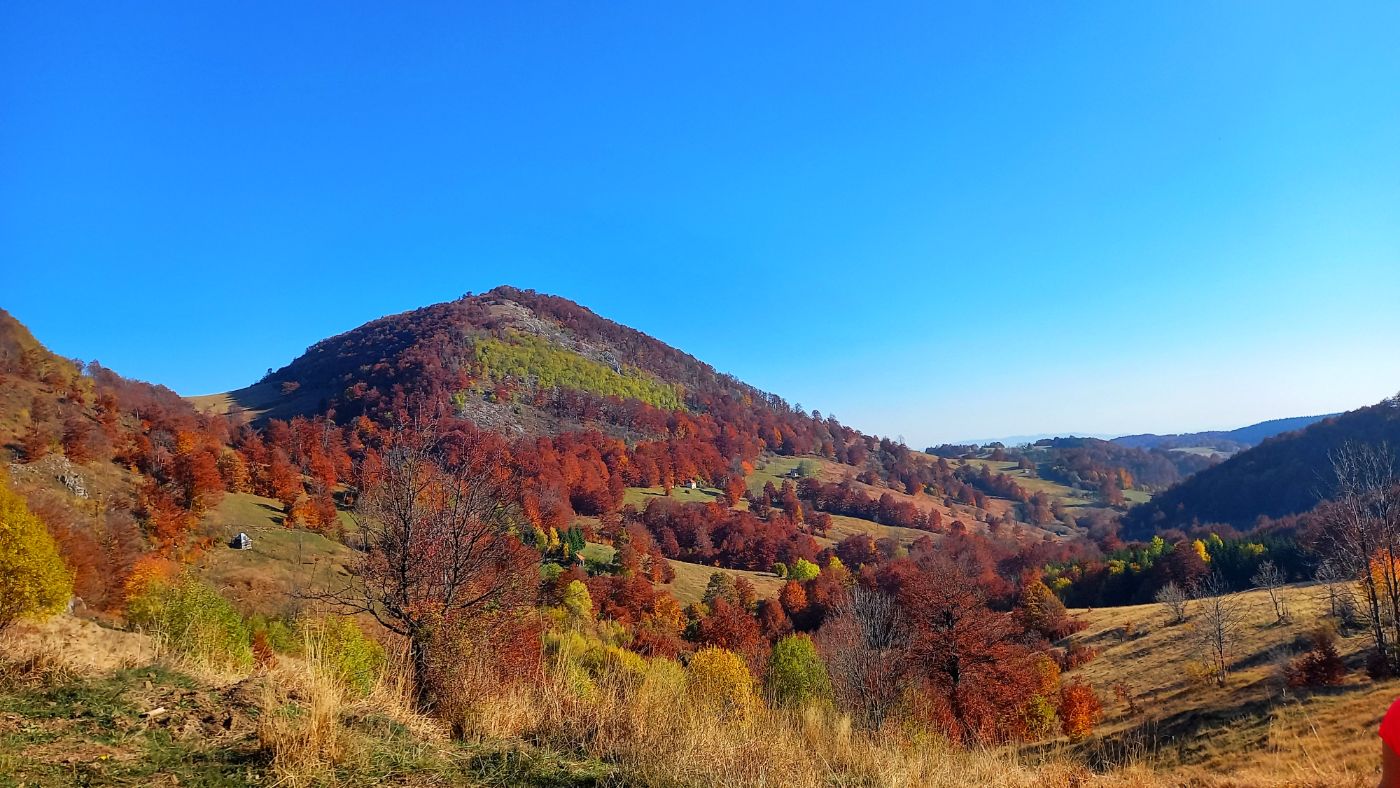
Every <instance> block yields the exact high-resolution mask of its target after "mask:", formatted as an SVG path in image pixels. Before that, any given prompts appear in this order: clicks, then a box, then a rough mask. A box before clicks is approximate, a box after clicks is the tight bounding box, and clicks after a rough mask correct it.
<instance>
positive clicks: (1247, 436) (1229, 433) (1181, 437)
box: [1113, 413, 1341, 453]
mask: <svg viewBox="0 0 1400 788" xmlns="http://www.w3.org/2000/svg"><path fill="white" fill-rule="evenodd" d="M1338 415H1341V414H1338V413H1327V414H1324V415H1321V416H1293V417H1291V418H1284V419H1270V420H1269V421H1261V422H1259V423H1258V424H1251V425H1249V426H1247V427H1240V428H1238V429H1233V430H1211V431H1207V432H1186V433H1180V434H1176V435H1155V434H1152V433H1144V434H1141V435H1123V436H1120V437H1117V438H1114V439H1113V442H1114V443H1117V444H1120V445H1123V446H1131V447H1133V448H1135V449H1194V448H1204V449H1215V450H1217V451H1220V452H1222V453H1231V452H1237V451H1243V450H1245V449H1249V448H1252V447H1254V446H1258V445H1259V444H1260V443H1263V442H1264V441H1265V440H1266V439H1268V438H1272V437H1274V436H1275V435H1282V434H1284V433H1286V432H1294V431H1297V430H1301V429H1304V428H1306V427H1310V426H1312V425H1313V424H1316V423H1317V422H1319V421H1322V420H1323V419H1330V418H1332V417H1333V416H1338Z"/></svg>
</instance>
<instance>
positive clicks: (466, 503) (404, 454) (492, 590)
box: [321, 428, 535, 708]
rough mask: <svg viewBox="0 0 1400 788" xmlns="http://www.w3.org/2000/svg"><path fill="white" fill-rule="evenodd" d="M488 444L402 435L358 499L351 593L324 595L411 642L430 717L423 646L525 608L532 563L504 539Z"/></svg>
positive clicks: (503, 504) (501, 474)
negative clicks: (484, 617)
mask: <svg viewBox="0 0 1400 788" xmlns="http://www.w3.org/2000/svg"><path fill="white" fill-rule="evenodd" d="M493 440H494V436H489V435H486V434H483V433H476V432H470V433H461V432H449V433H447V434H441V433H439V432H437V431H436V430H432V431H429V430H419V429H413V428H401V429H398V430H395V432H394V433H393V434H392V436H391V437H390V440H389V444H388V446H387V447H386V449H385V451H384V453H383V456H382V467H381V468H380V469H379V471H378V473H377V474H375V477H376V478H375V480H374V482H373V483H372V484H369V485H367V489H366V490H365V491H364V494H363V495H362V497H361V499H360V507H359V511H358V513H357V516H356V520H357V522H358V523H359V525H360V533H361V536H362V538H363V540H364V550H363V552H362V553H361V555H360V558H359V560H358V561H357V563H356V566H355V567H354V568H353V572H352V580H351V583H350V584H349V585H348V586H346V587H345V588H343V589H341V590H339V591H337V592H333V593H331V594H326V595H322V597H321V598H323V599H329V600H330V601H331V602H334V603H336V604H338V605H339V606H341V607H342V608H343V609H346V610H349V611H352V612H363V613H368V614H369V615H371V616H373V617H374V618H375V620H377V621H378V622H379V623H380V624H382V625H384V627H385V628H386V629H388V630H389V631H391V632H395V633H398V634H399V635H402V636H403V637H405V638H406V639H407V640H408V645H409V653H410V656H411V667H412V670H413V676H412V678H413V682H414V688H415V692H416V693H417V696H416V699H417V701H418V703H419V705H420V707H424V708H426V707H428V706H429V705H430V700H431V699H430V698H429V697H428V689H427V686H428V682H427V681H426V678H427V675H428V669H429V646H430V644H431V642H432V639H433V635H434V633H435V632H437V631H439V630H440V629H442V628H444V627H450V626H456V625H460V624H462V623H463V622H465V621H468V620H470V619H471V618H472V617H473V616H475V615H477V614H480V613H483V612H486V611H488V610H512V609H515V608H519V607H523V606H526V605H528V604H529V603H530V602H531V601H532V599H533V594H534V589H535V585H534V580H533V577H532V572H531V566H532V564H533V559H534V555H533V554H532V553H531V552H530V551H529V550H527V549H526V548H525V547H523V546H522V545H521V544H520V543H519V542H518V541H517V540H516V538H515V537H514V536H512V535H510V534H509V533H508V529H509V527H510V526H511V524H512V523H513V522H514V517H513V510H512V507H511V505H510V504H509V503H508V502H509V501H510V500H511V497H510V495H509V494H508V485H509V483H510V477H509V472H508V470H507V469H508V466H507V465H506V464H505V463H504V462H503V455H502V454H500V453H499V451H498V449H499V447H498V446H496V445H495V444H494V443H493Z"/></svg>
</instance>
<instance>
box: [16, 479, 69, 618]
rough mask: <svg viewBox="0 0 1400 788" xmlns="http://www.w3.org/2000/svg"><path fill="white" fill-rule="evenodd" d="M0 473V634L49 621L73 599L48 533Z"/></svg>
mask: <svg viewBox="0 0 1400 788" xmlns="http://www.w3.org/2000/svg"><path fill="white" fill-rule="evenodd" d="M5 482H6V480H5V477H4V475H3V474H0V629H4V628H5V627H7V626H9V625H10V624H13V623H14V622H15V621H16V620H17V619H19V618H23V617H34V618H44V617H47V616H51V615H53V614H55V613H57V612H59V611H61V610H63V608H64V606H65V605H67V604H68V599H69V598H70V597H72V596H73V573H72V572H70V571H68V567H67V566H66V565H65V564H64V563H63V559H62V558H60V557H59V555H58V547H57V546H56V545H55V544H54V540H53V537H52V536H50V535H49V531H48V528H46V527H44V524H43V522H41V521H40V520H39V518H38V517H35V516H34V514H33V513H31V512H30V511H29V507H28V506H26V505H25V503H24V499H23V498H21V497H20V496H19V494H18V493H16V492H15V491H14V490H11V489H10V488H9V486H8V485H7V484H6V483H5Z"/></svg>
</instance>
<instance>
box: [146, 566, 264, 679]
mask: <svg viewBox="0 0 1400 788" xmlns="http://www.w3.org/2000/svg"><path fill="white" fill-rule="evenodd" d="M127 617H128V618H129V619H130V620H131V622H132V623H133V624H135V625H137V626H138V627H141V628H143V629H145V630H147V631H149V632H150V633H151V634H152V635H154V636H155V638H156V640H157V642H159V643H160V644H161V645H162V646H163V647H165V648H169V649H170V650H172V651H174V652H176V653H179V654H181V655H183V656H185V657H187V658H189V659H191V660H193V661H195V662H196V663H198V664H202V665H207V666H211V667H233V668H241V669H246V668H248V667H249V666H251V665H252V664H253V648H252V643H251V639H250V637H249V631H248V626H247V625H246V624H245V623H244V621H243V617H242V616H240V615H239V614H238V611H237V610H234V608H233V605H231V604H229V601H228V600H227V599H224V598H223V597H222V596H219V592H218V591H216V590H214V588H213V587H211V586H209V585H208V584H206V583H204V582H203V581H201V580H200V579H199V578H197V577H195V576H194V575H192V574H190V573H185V574H182V575H180V576H178V577H175V578H173V579H169V580H165V579H153V580H151V581H150V582H148V583H147V584H146V585H145V587H144V588H142V589H140V590H137V591H136V593H135V594H133V595H132V597H131V598H130V600H129V601H128V602H127Z"/></svg>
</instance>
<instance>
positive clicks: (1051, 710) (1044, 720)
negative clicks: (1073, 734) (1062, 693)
mask: <svg viewBox="0 0 1400 788" xmlns="http://www.w3.org/2000/svg"><path fill="white" fill-rule="evenodd" d="M1021 713H1022V716H1023V717H1025V721H1026V738H1027V739H1028V740H1030V741H1035V740H1037V739H1044V738H1047V737H1049V736H1052V735H1054V733H1055V731H1056V730H1058V729H1059V728H1060V714H1059V712H1058V711H1057V710H1056V709H1055V702H1054V701H1053V700H1051V699H1050V698H1048V697H1046V696H1044V695H1032V696H1031V699H1030V700H1028V701H1026V705H1025V708H1023V709H1022V711H1021Z"/></svg>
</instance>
